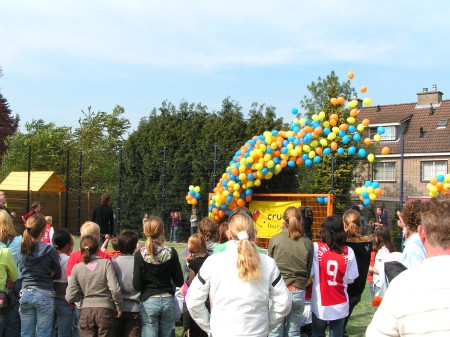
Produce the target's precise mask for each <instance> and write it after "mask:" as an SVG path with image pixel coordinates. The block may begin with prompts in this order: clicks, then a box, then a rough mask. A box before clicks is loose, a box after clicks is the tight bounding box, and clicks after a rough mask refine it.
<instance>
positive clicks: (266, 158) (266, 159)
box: [264, 153, 272, 161]
mask: <svg viewBox="0 0 450 337" xmlns="http://www.w3.org/2000/svg"><path fill="white" fill-rule="evenodd" d="M270 159H272V155H271V154H268V153H266V154H265V155H264V161H269V160H270Z"/></svg>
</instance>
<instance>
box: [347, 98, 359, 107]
mask: <svg viewBox="0 0 450 337" xmlns="http://www.w3.org/2000/svg"><path fill="white" fill-rule="evenodd" d="M357 105H358V101H357V100H356V99H353V100H351V101H350V102H348V107H349V108H350V109H353V108H355V107H356V106H357Z"/></svg>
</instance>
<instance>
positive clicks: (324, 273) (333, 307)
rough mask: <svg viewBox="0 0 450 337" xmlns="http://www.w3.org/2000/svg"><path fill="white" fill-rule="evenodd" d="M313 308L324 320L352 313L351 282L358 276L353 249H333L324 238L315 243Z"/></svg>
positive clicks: (345, 247) (339, 317)
mask: <svg viewBox="0 0 450 337" xmlns="http://www.w3.org/2000/svg"><path fill="white" fill-rule="evenodd" d="M311 274H312V275H314V282H313V293H312V299H311V305H312V311H313V312H314V314H315V315H316V316H317V317H318V318H319V319H321V320H327V321H334V320H336V319H341V318H344V317H346V316H347V315H348V308H349V304H348V294H347V285H348V284H350V283H353V281H354V280H355V279H356V278H357V277H358V275H359V274H358V265H357V264H356V259H355V253H354V252H353V249H351V248H350V247H348V246H344V253H343V254H339V253H337V252H334V251H331V250H330V249H329V247H328V245H327V244H326V243H324V242H315V243H314V259H313V270H312V272H311Z"/></svg>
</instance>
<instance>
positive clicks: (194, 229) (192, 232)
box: [191, 227, 198, 235]
mask: <svg viewBox="0 0 450 337" xmlns="http://www.w3.org/2000/svg"><path fill="white" fill-rule="evenodd" d="M197 229H198V227H191V235H194V234H195V233H197Z"/></svg>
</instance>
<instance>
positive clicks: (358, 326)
mask: <svg viewBox="0 0 450 337" xmlns="http://www.w3.org/2000/svg"><path fill="white" fill-rule="evenodd" d="M139 243H140V244H141V245H144V241H141V242H139ZM168 245H169V246H171V247H174V248H175V249H176V250H177V252H178V255H179V257H180V263H181V264H184V258H183V257H182V256H181V253H182V252H183V250H184V249H185V248H186V246H187V244H186V243H168ZM79 248H80V243H79V238H78V237H76V238H75V245H74V250H76V249H79ZM108 248H109V249H111V247H108ZM372 316H373V311H372V307H371V305H370V295H369V289H368V288H367V287H366V289H365V291H364V293H363V296H362V299H361V302H360V303H359V304H358V305H357V306H356V308H355V309H354V310H353V314H352V317H351V318H350V321H349V322H348V325H347V333H348V334H349V336H355V337H360V336H364V335H365V332H366V328H367V326H368V325H369V323H370V321H371V320H372ZM182 332H183V329H182V327H177V329H176V337H181V335H182Z"/></svg>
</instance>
